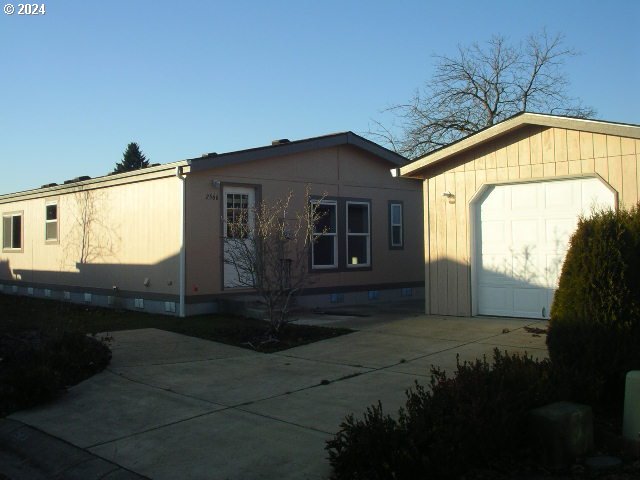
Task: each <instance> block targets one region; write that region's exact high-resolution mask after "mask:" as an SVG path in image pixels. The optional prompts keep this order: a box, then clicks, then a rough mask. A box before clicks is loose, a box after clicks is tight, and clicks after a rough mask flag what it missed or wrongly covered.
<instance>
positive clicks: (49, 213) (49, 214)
mask: <svg viewBox="0 0 640 480" xmlns="http://www.w3.org/2000/svg"><path fill="white" fill-rule="evenodd" d="M44 239H45V241H47V242H57V241H58V202H47V203H46V204H45V232H44Z"/></svg>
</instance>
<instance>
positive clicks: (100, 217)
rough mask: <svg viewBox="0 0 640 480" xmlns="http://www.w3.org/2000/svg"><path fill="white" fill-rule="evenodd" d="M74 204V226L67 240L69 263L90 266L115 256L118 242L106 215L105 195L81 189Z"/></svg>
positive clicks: (66, 250)
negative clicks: (89, 264)
mask: <svg viewBox="0 0 640 480" xmlns="http://www.w3.org/2000/svg"><path fill="white" fill-rule="evenodd" d="M73 201H74V205H73V208H72V210H71V216H72V218H73V223H72V226H71V228H70V230H69V233H68V235H67V237H66V238H65V259H68V260H73V261H75V262H76V263H77V264H88V263H92V262H95V261H97V260H101V259H104V258H107V257H111V256H113V255H115V247H116V243H117V241H118V238H117V235H116V233H115V230H114V228H113V226H112V225H110V224H109V219H108V218H107V216H106V214H105V202H104V198H103V194H102V193H101V192H99V191H97V190H83V189H79V190H77V191H76V192H75V193H74V195H73ZM65 261H66V260H65Z"/></svg>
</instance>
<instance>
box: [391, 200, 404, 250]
mask: <svg viewBox="0 0 640 480" xmlns="http://www.w3.org/2000/svg"><path fill="white" fill-rule="evenodd" d="M395 207H397V208H399V209H400V221H399V222H394V221H393V209H394V208H395ZM402 207H403V205H402V203H401V202H393V201H392V202H390V203H389V246H390V247H391V248H394V249H401V248H404V225H403V223H404V222H403V220H404V217H403V215H404V212H403V211H402ZM393 227H400V243H395V242H394V241H393Z"/></svg>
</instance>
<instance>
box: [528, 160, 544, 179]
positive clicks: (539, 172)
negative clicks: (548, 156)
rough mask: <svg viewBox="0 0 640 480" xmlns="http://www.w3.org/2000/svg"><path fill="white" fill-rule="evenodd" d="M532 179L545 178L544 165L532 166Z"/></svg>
mask: <svg viewBox="0 0 640 480" xmlns="http://www.w3.org/2000/svg"><path fill="white" fill-rule="evenodd" d="M531 177H532V178H542V177H544V165H543V164H541V163H539V164H536V165H531Z"/></svg>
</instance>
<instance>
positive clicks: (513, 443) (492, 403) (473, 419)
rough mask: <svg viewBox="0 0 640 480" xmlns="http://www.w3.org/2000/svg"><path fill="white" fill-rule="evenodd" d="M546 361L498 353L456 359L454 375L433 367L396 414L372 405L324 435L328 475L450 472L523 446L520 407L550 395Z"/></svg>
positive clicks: (454, 474) (417, 475)
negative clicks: (426, 383)
mask: <svg viewBox="0 0 640 480" xmlns="http://www.w3.org/2000/svg"><path fill="white" fill-rule="evenodd" d="M550 372H551V368H550V364H549V362H548V361H541V362H540V361H537V360H533V359H531V358H529V357H520V356H514V355H511V356H510V355H503V354H501V353H500V352H499V351H498V350H496V351H495V355H494V361H493V365H490V364H489V363H488V362H487V361H486V359H484V360H476V361H475V362H472V363H464V364H462V365H460V364H458V368H457V370H456V373H455V376H454V377H452V378H448V377H447V376H446V374H445V373H444V372H442V371H441V370H439V369H437V368H433V369H432V372H431V382H430V388H429V389H426V388H424V387H423V386H421V385H419V384H417V383H416V386H415V387H414V389H412V390H409V391H408V392H407V403H406V407H405V408H403V409H401V410H400V412H399V416H398V420H395V419H393V418H391V417H389V416H385V415H384V414H383V412H382V408H381V406H380V405H378V406H373V407H370V408H369V409H368V410H367V412H366V414H365V416H364V418H363V419H362V420H355V419H354V418H353V416H349V417H347V419H346V420H345V421H344V422H343V423H342V424H341V425H340V431H339V432H338V434H337V435H336V436H335V437H334V438H333V439H332V440H330V441H329V442H327V450H328V451H329V460H330V462H331V465H332V467H333V473H334V478H336V479H360V478H363V479H364V478H370V479H387V478H389V479H391V478H393V479H401V478H402V479H404V478H406V479H413V478H456V477H458V476H460V475H461V474H463V473H464V472H465V471H467V470H468V469H469V468H473V467H483V466H487V465H490V464H492V463H493V462H496V461H499V459H501V458H509V457H513V456H514V455H516V453H517V452H518V450H519V449H520V448H522V447H526V441H527V440H528V438H527V437H526V434H525V431H526V429H525V423H526V421H527V413H528V411H529V410H530V409H532V408H534V407H538V406H541V405H544V404H546V403H549V402H550V401H553V400H555V399H556V398H555V395H554V393H553V392H554V389H553V382H552V381H551V377H550Z"/></svg>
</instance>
